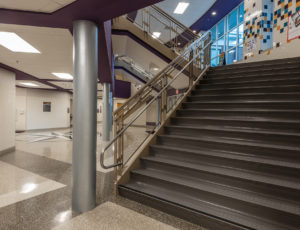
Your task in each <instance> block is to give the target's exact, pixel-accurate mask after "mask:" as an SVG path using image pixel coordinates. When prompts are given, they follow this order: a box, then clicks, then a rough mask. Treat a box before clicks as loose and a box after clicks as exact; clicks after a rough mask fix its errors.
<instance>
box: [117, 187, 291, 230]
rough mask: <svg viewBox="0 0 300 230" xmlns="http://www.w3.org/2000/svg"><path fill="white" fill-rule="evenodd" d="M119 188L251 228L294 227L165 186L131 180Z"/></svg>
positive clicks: (276, 228) (268, 229)
mask: <svg viewBox="0 0 300 230" xmlns="http://www.w3.org/2000/svg"><path fill="white" fill-rule="evenodd" d="M120 187H121V188H122V187H124V188H129V189H132V190H135V191H138V192H141V193H143V194H149V195H150V196H154V197H157V198H159V199H162V200H165V201H168V202H172V203H175V204H179V205H180V206H183V207H188V208H191V209H193V210H196V211H198V212H202V213H206V214H209V215H212V216H214V217H217V218H220V219H222V220H227V221H230V222H232V223H235V224H240V225H244V226H250V227H251V228H253V229H260V230H270V229H272V230H280V229H295V228H291V227H290V226H286V225H284V224H282V223H278V222H277V223H276V222H275V220H267V219H264V218H262V217H261V216H260V215H253V214H249V213H245V212H242V211H240V210H239V209H235V208H234V207H233V208H232V207H228V206H225V205H222V204H219V203H217V202H215V201H214V202H211V201H208V200H205V199H203V198H201V197H200V198H199V197H195V196H189V195H188V194H185V193H182V192H178V191H174V190H168V189H167V188H163V187H158V186H154V185H151V184H146V183H138V182H135V181H131V182H130V183H128V184H126V185H121V186H120Z"/></svg>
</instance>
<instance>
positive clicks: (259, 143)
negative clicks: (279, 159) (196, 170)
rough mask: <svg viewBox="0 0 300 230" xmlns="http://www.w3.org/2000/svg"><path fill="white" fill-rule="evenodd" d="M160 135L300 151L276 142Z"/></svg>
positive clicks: (299, 148)
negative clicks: (275, 143)
mask: <svg viewBox="0 0 300 230" xmlns="http://www.w3.org/2000/svg"><path fill="white" fill-rule="evenodd" d="M159 137H167V138H177V139H178V138H180V139H181V140H194V141H209V142H218V143H225V144H234V145H243V146H248V147H251V146H252V147H262V148H270V149H280V150H291V151H300V147H295V146H293V147H291V146H287V145H274V144H267V143H263V142H258V141H252V140H251V141H248V140H245V139H237V138H228V137H208V136H201V137H199V136H198V137H190V136H183V135H166V134H161V135H159Z"/></svg>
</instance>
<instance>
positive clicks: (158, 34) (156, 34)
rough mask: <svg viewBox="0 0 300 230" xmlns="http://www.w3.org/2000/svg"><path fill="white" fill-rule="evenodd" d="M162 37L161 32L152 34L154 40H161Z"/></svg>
mask: <svg viewBox="0 0 300 230" xmlns="http://www.w3.org/2000/svg"><path fill="white" fill-rule="evenodd" d="M160 35H161V32H153V33H152V37H153V38H159V37H160Z"/></svg>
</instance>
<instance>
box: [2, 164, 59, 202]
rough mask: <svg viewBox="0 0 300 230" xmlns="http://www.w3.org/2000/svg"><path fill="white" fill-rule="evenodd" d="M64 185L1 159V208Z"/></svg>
mask: <svg viewBox="0 0 300 230" xmlns="http://www.w3.org/2000/svg"><path fill="white" fill-rule="evenodd" d="M62 187H65V185H64V184H61V183H58V182H56V181H53V180H49V179H47V178H45V177H41V176H39V175H37V174H34V173H32V172H29V171H26V170H24V169H20V168H18V167H16V166H13V165H10V164H7V163H4V162H1V161H0V208H1V207H5V206H7V205H10V204H14V203H16V202H19V201H22V200H26V199H29V198H32V197H34V196H38V195H40V194H43V193H46V192H49V191H53V190H56V189H59V188H62Z"/></svg>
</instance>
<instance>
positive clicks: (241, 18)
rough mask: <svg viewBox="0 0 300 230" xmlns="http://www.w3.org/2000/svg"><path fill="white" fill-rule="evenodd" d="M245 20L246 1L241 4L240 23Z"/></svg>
mask: <svg viewBox="0 0 300 230" xmlns="http://www.w3.org/2000/svg"><path fill="white" fill-rule="evenodd" d="M243 22H244V3H242V4H241V5H240V6H239V24H241V23H243Z"/></svg>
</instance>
